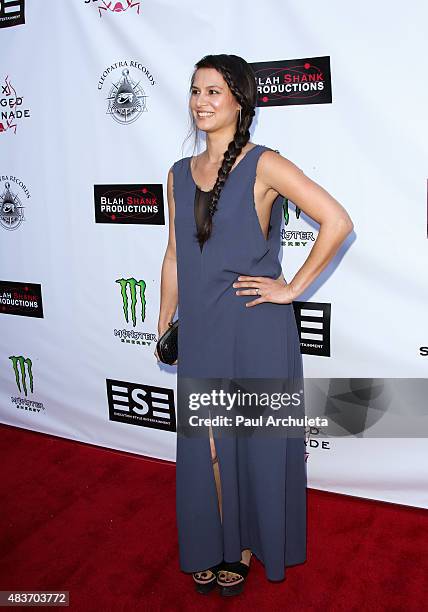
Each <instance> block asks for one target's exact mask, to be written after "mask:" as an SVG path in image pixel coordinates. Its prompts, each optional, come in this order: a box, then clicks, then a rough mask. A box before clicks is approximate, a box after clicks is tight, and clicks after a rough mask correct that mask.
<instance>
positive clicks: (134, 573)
mask: <svg viewBox="0 0 428 612" xmlns="http://www.w3.org/2000/svg"><path fill="white" fill-rule="evenodd" d="M0 436H1V449H2V457H1V466H2V478H1V491H2V503H1V535H0V551H1V559H0V590H13V589H16V590H25V589H35V590H43V589H46V590H55V589H58V590H68V591H69V592H70V609H72V610H82V611H85V612H86V611H88V612H90V611H92V610H97V611H103V612H104V611H110V610H111V611H115V612H116V611H128V610H129V611H134V610H144V611H149V612H151V611H153V612H154V611H158V610H159V611H160V610H162V611H166V612H169V611H171V610H184V611H187V610H189V612H190V611H191V610H192V611H193V610H204V612H209V611H210V610H223V609H231V610H232V609H233V610H237V609H241V608H242V609H243V610H244V609H248V610H250V611H251V610H252V609H257V611H259V610H263V611H264V610H266V611H267V610H269V611H274V612H275V611H279V610H281V611H282V610H299V611H300V610H303V611H305V612H306V611H309V610H319V611H323V612H324V611H328V612H330V611H333V612H334V611H336V610H337V611H339V610H340V611H342V610H343V611H346V612H351V611H358V612H360V611H362V610H370V612H372V611H373V610H385V611H388V612H394V611H406V612H408V611H412V610H415V611H416V610H417V611H418V612H419V611H420V610H421V609H423V607H424V606H425V605H426V603H427V601H428V520H427V518H428V512H427V511H425V510H421V509H413V508H408V507H405V506H398V505H393V504H386V503H379V502H372V501H366V500H362V499H358V498H353V497H348V496H341V495H336V494H332V493H324V492H320V491H315V490H309V492H308V533H309V537H308V561H307V562H306V563H305V564H304V565H302V566H296V567H294V568H290V569H289V570H287V579H286V580H285V581H283V582H280V583H278V582H277V583H272V582H268V581H267V580H266V578H265V576H264V571H263V566H262V565H261V564H260V562H259V561H258V560H257V559H255V558H254V557H253V559H252V562H251V563H252V568H251V572H250V575H249V579H248V583H247V585H246V589H245V593H244V594H243V595H241V596H239V597H235V598H231V599H230V600H226V601H225V600H224V598H221V597H220V596H219V595H218V593H217V592H214V593H211V594H210V595H208V596H204V595H198V594H197V593H195V592H194V591H193V585H192V583H191V581H192V579H191V577H190V576H189V575H187V574H184V573H183V572H181V571H180V570H179V567H178V551H177V539H176V527H175V509H174V505H175V464H174V463H169V462H165V461H160V460H156V459H150V458H143V457H139V456H135V455H130V454H126V453H122V452H120V451H111V450H105V449H102V448H100V447H96V446H90V445H87V444H82V443H79V442H73V441H70V440H64V439H62V438H56V437H53V436H48V435H44V434H39V433H35V432H31V431H27V430H23V429H18V428H15V427H9V426H4V425H0ZM22 609H23V608H22Z"/></svg>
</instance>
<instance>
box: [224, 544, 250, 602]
mask: <svg viewBox="0 0 428 612" xmlns="http://www.w3.org/2000/svg"><path fill="white" fill-rule="evenodd" d="M252 556H253V553H252V552H251V553H250V561H249V564H248V565H246V564H245V563H242V561H236V562H235V563H227V562H226V561H225V562H224V563H223V567H222V568H221V569H220V571H219V572H218V575H217V584H218V586H219V587H220V595H223V596H224V597H228V596H230V595H239V594H240V593H242V591H243V590H244V583H245V579H246V578H247V576H248V572H249V571H250V563H251V557H252ZM226 572H231V573H232V574H233V575H232V576H231V577H230V578H229V579H228V578H227V574H226Z"/></svg>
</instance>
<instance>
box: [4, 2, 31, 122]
mask: <svg viewBox="0 0 428 612" xmlns="http://www.w3.org/2000/svg"><path fill="white" fill-rule="evenodd" d="M0 2H1V0H0ZM23 104H24V98H23V97H22V96H18V94H17V92H16V89H15V88H14V86H13V85H12V83H11V81H10V79H9V77H8V76H6V78H5V80H4V82H3V83H2V86H1V97H0V133H1V132H7V131H8V130H13V133H14V134H16V128H17V127H18V122H20V121H22V120H23V119H27V118H28V117H29V116H30V110H29V109H28V108H24V105H23Z"/></svg>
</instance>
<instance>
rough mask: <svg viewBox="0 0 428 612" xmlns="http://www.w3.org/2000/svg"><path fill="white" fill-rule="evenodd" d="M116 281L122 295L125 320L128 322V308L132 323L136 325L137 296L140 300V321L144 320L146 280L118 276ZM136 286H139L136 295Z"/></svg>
mask: <svg viewBox="0 0 428 612" xmlns="http://www.w3.org/2000/svg"><path fill="white" fill-rule="evenodd" d="M116 283H119V285H120V293H121V296H122V307H123V314H124V316H125V321H126V322H127V323H129V310H130V311H131V318H132V325H133V327H135V326H136V325H137V313H136V306H137V301H138V296H139V298H140V301H141V321H142V322H144V320H145V318H146V296H145V290H146V282H145V281H143V280H139V281H137V280H136V279H135V278H119V279H117V280H116ZM128 287H129V294H130V296H129V300H128ZM137 287H139V288H140V291H139V292H138V296H137Z"/></svg>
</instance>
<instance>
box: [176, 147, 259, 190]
mask: <svg viewBox="0 0 428 612" xmlns="http://www.w3.org/2000/svg"><path fill="white" fill-rule="evenodd" d="M260 146H261V145H258V144H256V145H254V147H252V148H251V149H250V150H249V151H247V152H246V153H245V155H244V157H242V158H241V159H240V160H239V162H238V163H237V164H236V166H234V168H232V170H231V171H230V172H229V175H228V177H229V176H230V175H231V174H233V172H235V170H236V169H237V168H238V167H239V166H240V165H241V163H242V162H243V161H244V159H245V158H246V157H248V155H249V154H250V153H251V151H254V149H257V147H260ZM187 159H188V161H189V172H190V177H191V179H192V182H193V184H194V185H195V187H196V188H197V189H199V191H202V193H211V192H212V191H213V190H214V187H213V188H212V189H210V190H209V191H205V190H204V189H201V188H200V187H199V185H198V184H197V182H196V181H195V179H194V178H193V173H192V166H191V161H192V159H193V157H192V156H190V157H188V158H187Z"/></svg>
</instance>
